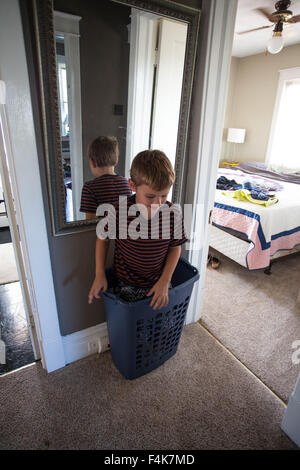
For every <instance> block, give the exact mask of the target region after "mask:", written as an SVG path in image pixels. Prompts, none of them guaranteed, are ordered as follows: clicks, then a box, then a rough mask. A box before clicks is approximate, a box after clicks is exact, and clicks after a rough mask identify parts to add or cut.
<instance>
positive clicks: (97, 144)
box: [88, 135, 119, 167]
mask: <svg viewBox="0 0 300 470" xmlns="http://www.w3.org/2000/svg"><path fill="white" fill-rule="evenodd" d="M88 157H89V158H90V159H91V160H93V162H94V163H95V165H96V166H99V167H101V166H115V165H116V164H117V163H118V159H119V147H118V141H117V139H116V138H115V137H106V136H101V135H100V136H99V137H96V139H94V140H93V141H92V142H91V143H90V144H89V146H88Z"/></svg>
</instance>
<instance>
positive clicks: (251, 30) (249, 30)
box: [237, 24, 273, 34]
mask: <svg viewBox="0 0 300 470" xmlns="http://www.w3.org/2000/svg"><path fill="white" fill-rule="evenodd" d="M272 26H273V25H272V24H271V25H270V26H261V27H260V28H254V29H248V30H247V31H241V32H240V33H237V34H246V33H252V32H253V31H259V30H260V29H267V28H272Z"/></svg>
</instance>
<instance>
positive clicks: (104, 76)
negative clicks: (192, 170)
mask: <svg viewBox="0 0 300 470" xmlns="http://www.w3.org/2000/svg"><path fill="white" fill-rule="evenodd" d="M54 9H55V12H54V28H55V38H56V64H57V83H58V97H59V105H58V108H59V115H60V131H61V149H62V155H61V156H62V168H63V179H64V191H65V217H66V221H67V222H73V221H78V220H82V219H85V214H84V213H82V212H80V200H81V191H82V187H83V184H84V183H85V182H87V181H90V180H92V179H93V178H94V177H93V175H92V173H91V169H90V165H89V161H88V156H87V148H88V145H89V143H90V142H91V141H92V140H94V139H95V138H96V137H97V136H99V135H102V136H105V135H106V136H115V137H116V138H117V140H118V143H119V163H118V165H117V166H116V168H115V172H116V173H117V174H120V175H122V176H126V177H129V169H130V165H131V161H132V159H133V158H134V156H135V155H136V154H137V153H138V152H140V151H142V150H145V149H149V148H150V149H154V148H156V149H160V150H162V151H164V152H165V153H166V155H167V156H168V157H169V159H170V160H171V162H172V164H173V166H175V157H176V147H177V136H178V124H179V116H180V104H181V92H182V83H183V71H184V63H185V51H186V40H187V30H188V25H187V23H184V22H181V21H178V20H174V19H170V18H166V17H162V16H160V15H157V14H153V13H149V12H144V11H142V10H137V9H134V8H130V7H129V6H125V5H120V4H115V3H112V2H111V1H110V0H102V1H101V2H97V3H95V2H83V1H80V0H77V1H72V2H71V3H70V2H69V1H68V0H54ZM171 198H172V192H171V193H170V194H169V195H168V199H169V200H170V199H171Z"/></svg>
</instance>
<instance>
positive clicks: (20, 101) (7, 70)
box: [0, 0, 66, 372]
mask: <svg viewBox="0 0 300 470" xmlns="http://www.w3.org/2000/svg"><path fill="white" fill-rule="evenodd" d="M0 57H1V62H0V77H1V79H2V80H3V81H4V82H5V83H6V104H5V113H6V117H7V124H8V129H9V140H10V141H9V142H8V143H7V142H5V145H6V150H7V149H11V151H8V152H6V154H7V161H8V167H9V172H10V175H13V178H12V184H13V186H14V187H13V193H14V198H15V211H16V217H17V223H18V226H19V230H20V237H21V241H22V248H23V246H24V250H23V251H24V252H25V257H26V258H27V263H25V266H26V277H27V280H28V283H29V285H30V293H31V294H30V295H31V302H32V305H31V307H32V312H33V317H34V324H35V328H36V332H37V339H38V344H39V349H40V354H41V360H42V365H43V367H44V368H45V369H46V370H47V372H51V371H53V370H56V369H59V368H60V367H63V366H64V365H65V364H66V362H65V354H64V349H63V342H62V337H61V334H60V329H59V321H58V314H57V305H56V298H55V291H54V284H53V275H52V266H51V260H50V252H49V241H48V232H47V221H46V216H45V207H44V203H43V193H42V185H41V177H40V170H39V161H38V153H37V140H36V136H35V127H34V122H33V110H32V103H31V94H30V86H29V76H28V68H27V62H26V54H25V44H24V36H23V27H22V21H21V15H20V4H19V1H18V0H3V1H1V2H0ZM6 138H7V137H6Z"/></svg>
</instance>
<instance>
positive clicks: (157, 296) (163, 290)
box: [147, 279, 169, 310]
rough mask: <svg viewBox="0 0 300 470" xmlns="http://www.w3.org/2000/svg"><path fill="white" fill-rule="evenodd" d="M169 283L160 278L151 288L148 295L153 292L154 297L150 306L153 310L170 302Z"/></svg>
mask: <svg viewBox="0 0 300 470" xmlns="http://www.w3.org/2000/svg"><path fill="white" fill-rule="evenodd" d="M168 292H169V283H168V282H166V281H164V280H162V279H159V280H158V281H157V282H156V283H155V284H154V286H153V287H152V288H151V289H150V290H149V292H148V294H147V297H149V296H150V295H152V294H153V299H152V300H151V302H150V307H152V306H153V310H156V309H161V308H163V307H166V306H167V305H168V303H169V293H168Z"/></svg>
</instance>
